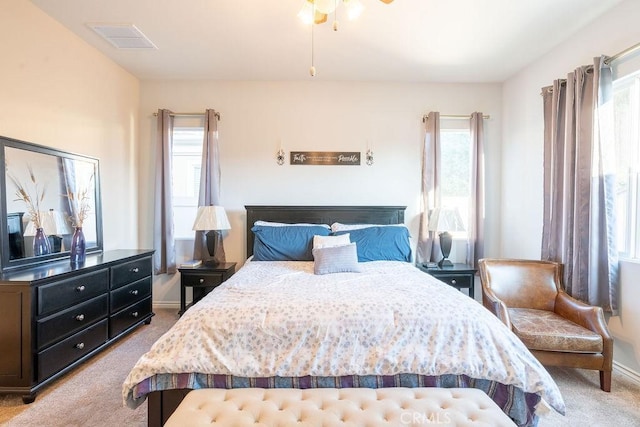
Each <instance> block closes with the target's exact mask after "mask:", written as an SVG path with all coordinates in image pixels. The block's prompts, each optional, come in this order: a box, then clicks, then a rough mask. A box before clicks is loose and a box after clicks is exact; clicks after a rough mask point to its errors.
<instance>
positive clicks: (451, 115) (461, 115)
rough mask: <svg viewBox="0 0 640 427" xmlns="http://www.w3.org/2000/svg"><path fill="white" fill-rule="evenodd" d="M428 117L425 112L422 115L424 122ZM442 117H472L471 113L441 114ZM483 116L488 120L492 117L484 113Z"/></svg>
mask: <svg viewBox="0 0 640 427" xmlns="http://www.w3.org/2000/svg"><path fill="white" fill-rule="evenodd" d="M427 117H429V115H428V114H425V115H424V116H422V123H424V122H425V121H426V120H427ZM440 118H441V119H471V114H469V115H464V114H440ZM482 118H483V119H485V120H488V119H490V118H491V116H490V115H488V114H483V115H482Z"/></svg>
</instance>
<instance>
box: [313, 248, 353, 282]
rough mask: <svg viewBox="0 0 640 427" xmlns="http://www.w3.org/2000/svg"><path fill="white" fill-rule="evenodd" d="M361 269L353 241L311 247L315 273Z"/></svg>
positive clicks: (347, 271) (349, 271)
mask: <svg viewBox="0 0 640 427" xmlns="http://www.w3.org/2000/svg"><path fill="white" fill-rule="evenodd" d="M361 271H362V268H361V266H360V264H358V250H357V248H356V244H355V243H349V244H348V245H341V246H329V247H324V248H315V249H313V272H314V273H315V274H330V273H360V272H361Z"/></svg>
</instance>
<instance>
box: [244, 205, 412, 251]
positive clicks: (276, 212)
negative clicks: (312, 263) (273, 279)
mask: <svg viewBox="0 0 640 427" xmlns="http://www.w3.org/2000/svg"><path fill="white" fill-rule="evenodd" d="M406 208H407V207H406V206H256V205H248V206H245V209H246V210H247V258H248V257H250V256H251V255H253V232H252V231H251V227H253V224H254V223H255V222H256V221H272V222H284V223H287V224H293V223H297V222H304V223H310V224H329V225H331V224H333V223H334V222H341V223H343V224H404V211H405V209H406Z"/></svg>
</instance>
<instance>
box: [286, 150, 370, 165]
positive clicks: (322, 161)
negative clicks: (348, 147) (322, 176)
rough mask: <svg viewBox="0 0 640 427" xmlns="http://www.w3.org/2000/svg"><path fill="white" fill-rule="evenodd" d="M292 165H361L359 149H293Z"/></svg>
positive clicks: (291, 155)
mask: <svg viewBox="0 0 640 427" xmlns="http://www.w3.org/2000/svg"><path fill="white" fill-rule="evenodd" d="M289 162H290V163H291V164H292V165H348V166H358V165H360V152H359V151H291V152H290V160H289Z"/></svg>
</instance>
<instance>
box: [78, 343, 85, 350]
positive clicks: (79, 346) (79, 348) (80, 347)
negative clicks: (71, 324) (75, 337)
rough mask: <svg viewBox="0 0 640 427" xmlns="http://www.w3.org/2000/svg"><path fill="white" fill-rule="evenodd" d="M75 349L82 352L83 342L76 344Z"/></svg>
mask: <svg viewBox="0 0 640 427" xmlns="http://www.w3.org/2000/svg"><path fill="white" fill-rule="evenodd" d="M76 348H77V349H78V350H82V349H83V348H84V343H83V342H79V343H78V344H76Z"/></svg>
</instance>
